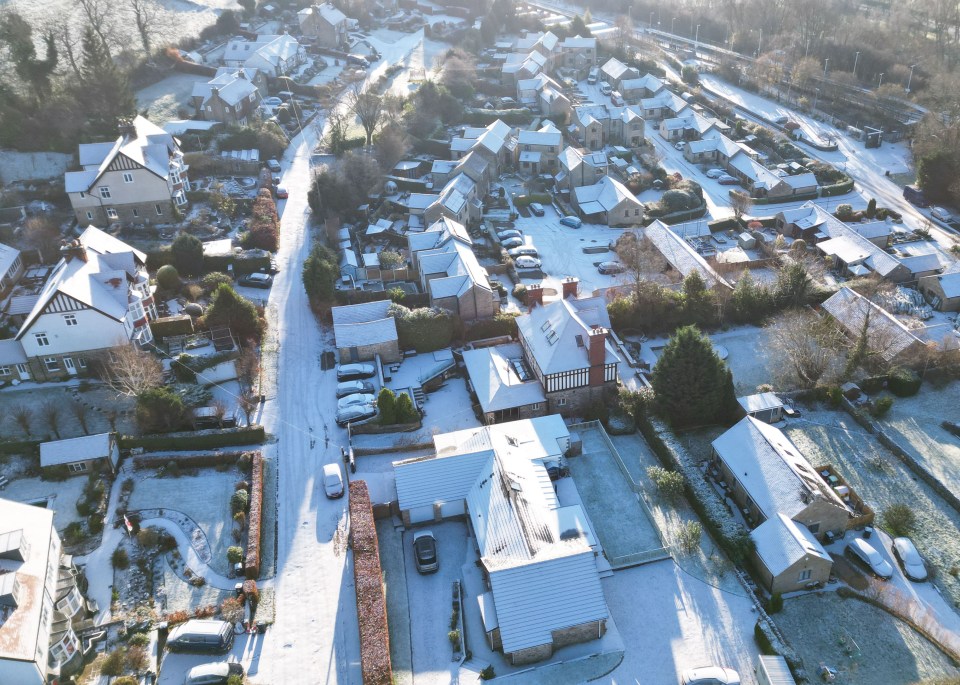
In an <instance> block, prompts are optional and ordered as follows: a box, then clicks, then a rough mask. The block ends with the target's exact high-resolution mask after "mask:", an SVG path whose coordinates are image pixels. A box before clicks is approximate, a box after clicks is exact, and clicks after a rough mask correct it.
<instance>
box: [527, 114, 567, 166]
mask: <svg viewBox="0 0 960 685" xmlns="http://www.w3.org/2000/svg"><path fill="white" fill-rule="evenodd" d="M562 147H563V134H562V133H560V131H559V130H558V129H557V127H556V126H554V125H553V122H551V121H548V122H547V123H545V124H544V125H543V126H542V127H541V128H540V129H539V130H537V131H520V134H519V135H518V137H517V153H518V159H517V167H518V168H519V169H520V171H521V172H523V173H527V174H532V175H537V174H540V173H555V172H556V170H557V157H558V156H559V154H560V150H561V148H562Z"/></svg>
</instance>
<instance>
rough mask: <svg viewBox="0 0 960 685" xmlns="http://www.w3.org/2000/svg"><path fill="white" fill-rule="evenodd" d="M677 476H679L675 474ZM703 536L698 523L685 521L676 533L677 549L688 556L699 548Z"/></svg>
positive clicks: (701, 527)
mask: <svg viewBox="0 0 960 685" xmlns="http://www.w3.org/2000/svg"><path fill="white" fill-rule="evenodd" d="M677 475H679V474H677ZM702 536H703V526H702V525H700V522H699V521H687V522H686V523H684V524H683V525H682V526H681V527H680V531H679V532H678V533H677V547H678V548H679V549H680V551H681V552H683V553H684V554H690V553H691V552H693V551H694V550H696V549H697V548H698V547H699V546H700V538H701V537H702Z"/></svg>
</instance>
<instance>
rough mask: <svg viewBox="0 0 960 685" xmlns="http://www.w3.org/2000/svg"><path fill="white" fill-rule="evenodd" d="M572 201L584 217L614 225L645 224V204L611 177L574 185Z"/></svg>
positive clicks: (590, 220) (592, 221)
mask: <svg viewBox="0 0 960 685" xmlns="http://www.w3.org/2000/svg"><path fill="white" fill-rule="evenodd" d="M570 200H571V201H572V202H573V206H574V207H576V209H577V212H578V213H579V214H580V216H581V218H583V219H584V220H585V221H589V222H590V223H601V224H606V225H607V226H610V227H611V228H615V227H621V226H639V225H641V224H642V223H643V216H644V214H643V212H644V209H643V203H641V202H640V201H639V200H638V199H637V196H636V195H634V194H633V193H631V192H630V189H629V188H627V187H626V186H625V185H623V184H622V183H620V181H618V180H616V179H615V178H613V177H611V176H602V177H601V178H600V180H599V181H597V182H596V183H594V184H593V185H589V186H578V187H574V188H573V190H572V192H571V194H570Z"/></svg>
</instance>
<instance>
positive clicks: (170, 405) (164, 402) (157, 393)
mask: <svg viewBox="0 0 960 685" xmlns="http://www.w3.org/2000/svg"><path fill="white" fill-rule="evenodd" d="M186 412H187V408H186V405H184V403H183V399H181V398H180V396H179V395H177V394H176V393H175V392H173V391H172V390H170V388H168V387H166V386H161V387H159V388H150V389H149V390H144V391H143V392H142V393H140V394H139V395H137V413H136V416H137V425H139V426H140V429H141V430H143V431H146V432H154V431H172V430H177V429H179V428H181V427H182V426H183V423H184V418H185V416H186Z"/></svg>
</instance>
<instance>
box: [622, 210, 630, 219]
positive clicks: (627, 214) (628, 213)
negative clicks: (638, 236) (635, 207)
mask: <svg viewBox="0 0 960 685" xmlns="http://www.w3.org/2000/svg"><path fill="white" fill-rule="evenodd" d="M623 215H624V216H625V217H626V216H630V210H629V209H625V210H623Z"/></svg>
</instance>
